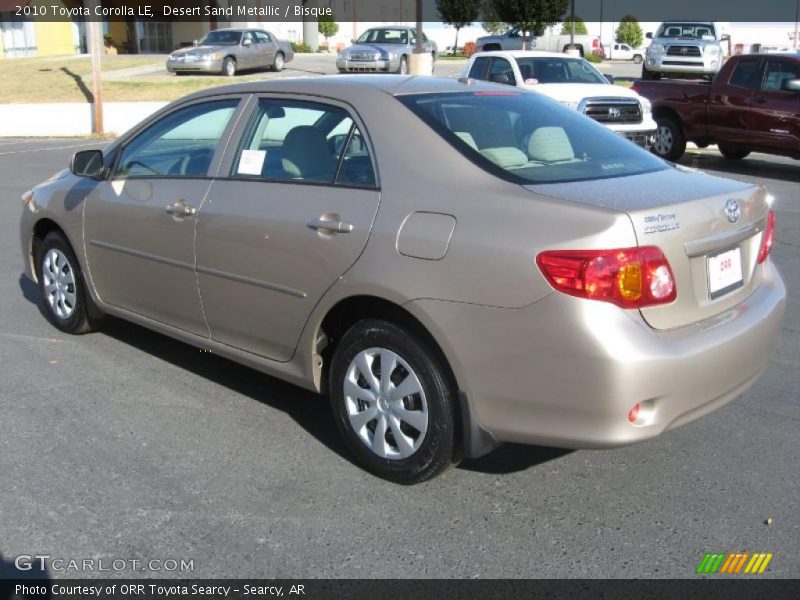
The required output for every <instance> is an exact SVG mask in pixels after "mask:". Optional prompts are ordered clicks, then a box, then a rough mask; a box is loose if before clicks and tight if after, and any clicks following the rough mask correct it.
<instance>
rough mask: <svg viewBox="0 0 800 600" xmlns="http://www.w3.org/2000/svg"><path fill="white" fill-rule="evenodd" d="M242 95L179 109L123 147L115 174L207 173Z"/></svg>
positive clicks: (175, 174)
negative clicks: (237, 97) (236, 97)
mask: <svg viewBox="0 0 800 600" xmlns="http://www.w3.org/2000/svg"><path fill="white" fill-rule="evenodd" d="M238 105H239V100H238V99H230V100H218V101H215V102H205V103H202V104H193V105H191V106H187V107H186V108H182V109H179V110H176V111H175V112H172V113H170V114H169V115H167V116H166V117H164V118H162V119H161V120H159V121H157V122H156V123H155V124H154V125H151V126H150V127H149V128H148V129H146V130H145V131H144V132H143V133H141V134H139V135H138V136H137V137H135V138H133V140H132V141H130V142H129V143H127V144H126V145H125V147H124V148H123V149H122V152H121V154H120V157H119V160H118V161H117V165H116V168H115V169H114V177H205V176H206V174H207V173H208V168H209V166H210V165H211V160H212V158H213V157H214V153H215V152H216V149H217V146H218V145H219V142H220V139H222V135H223V133H224V132H225V128H226V127H227V126H228V123H229V122H230V120H231V117H232V116H233V113H234V112H235V110H236V107H237V106H238Z"/></svg>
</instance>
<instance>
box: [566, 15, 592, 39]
mask: <svg viewBox="0 0 800 600" xmlns="http://www.w3.org/2000/svg"><path fill="white" fill-rule="evenodd" d="M573 29H574V30H575V31H574V32H573V31H572V30H573ZM571 33H574V34H575V35H588V33H589V31H588V30H587V29H586V23H584V22H583V19H581V18H580V17H578V16H576V17H575V21H574V22H573V20H572V17H567V18H566V19H564V22H563V23H562V25H561V35H570V34H571Z"/></svg>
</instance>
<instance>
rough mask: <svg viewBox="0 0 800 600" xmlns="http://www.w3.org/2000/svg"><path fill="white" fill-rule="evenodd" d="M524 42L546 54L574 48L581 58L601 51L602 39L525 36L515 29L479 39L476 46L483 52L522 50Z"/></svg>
mask: <svg viewBox="0 0 800 600" xmlns="http://www.w3.org/2000/svg"><path fill="white" fill-rule="evenodd" d="M523 42H524V43H525V45H526V49H527V50H534V49H535V50H543V51H545V52H565V51H566V50H567V49H569V48H570V46H574V48H575V49H577V50H578V52H579V53H580V55H581V56H585V55H587V54H591V53H592V52H594V51H595V50H600V49H601V48H600V38H599V37H597V36H596V35H576V36H575V37H574V38H570V36H569V35H550V34H547V35H540V36H535V35H525V34H524V33H523V32H522V31H521V30H520V29H518V28H516V27H514V28H512V29H509V30H508V31H506V32H505V33H502V34H498V35H487V36H483V37H479V38H478V39H477V40H476V41H475V46H476V47H477V48H478V50H480V51H482V52H491V51H493V50H522V44H523Z"/></svg>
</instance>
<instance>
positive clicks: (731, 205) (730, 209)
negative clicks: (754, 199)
mask: <svg viewBox="0 0 800 600" xmlns="http://www.w3.org/2000/svg"><path fill="white" fill-rule="evenodd" d="M739 214H740V213H739V203H738V202H737V201H736V200H734V199H733V198H731V199H730V200H728V201H727V202H725V216H726V217H728V221H730V222H731V223H736V221H738V220H739Z"/></svg>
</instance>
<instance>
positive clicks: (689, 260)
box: [21, 75, 785, 483]
mask: <svg viewBox="0 0 800 600" xmlns="http://www.w3.org/2000/svg"><path fill="white" fill-rule="evenodd" d="M23 201H24V205H25V207H24V209H23V212H22V221H21V236H22V251H23V254H24V257H25V269H26V272H27V274H28V276H30V277H32V278H34V279H35V280H36V281H37V282H38V284H39V289H40V290H41V295H42V299H43V304H44V308H45V311H46V313H47V315H48V317H49V318H50V320H51V321H52V323H53V324H54V325H55V326H56V327H58V328H59V329H61V330H63V331H67V332H72V333H84V332H87V331H91V330H93V329H95V328H96V327H97V326H98V324H99V322H100V319H101V317H102V316H103V315H104V314H111V315H116V316H118V317H122V318H125V319H129V320H131V321H135V322H137V323H140V324H142V325H145V326H147V327H150V328H152V329H155V330H157V331H160V332H163V333H165V334H167V335H172V336H175V337H177V338H179V339H181V340H184V341H186V342H188V343H190V344H194V345H196V346H200V347H203V348H210V349H212V350H213V351H214V352H215V353H218V354H220V355H222V356H226V357H228V358H231V359H233V360H236V361H239V362H242V363H244V364H247V365H250V366H252V367H255V368H257V369H260V370H262V371H264V372H266V373H269V374H271V375H275V376H277V377H281V378H284V379H286V380H289V381H291V382H294V383H297V384H299V385H302V386H304V387H307V388H309V389H312V390H317V391H320V392H327V393H328V394H329V396H330V399H331V402H332V406H333V411H334V415H335V420H336V423H337V425H338V427H339V428H340V430H341V433H342V435H343V436H344V438H345V440H346V441H347V443H348V445H349V446H350V448H351V449H352V451H353V453H354V455H355V456H357V457H358V459H359V461H360V462H361V463H362V464H363V465H364V466H366V467H367V468H368V469H370V470H371V471H373V472H374V473H377V474H378V475H381V476H383V477H386V478H389V479H392V480H395V481H399V482H404V483H411V482H417V481H421V480H424V479H426V478H429V477H432V476H434V475H436V474H437V473H439V472H440V471H442V470H443V469H444V468H445V467H446V466H448V465H450V464H452V463H453V462H454V461H456V460H458V459H459V458H460V457H464V456H466V457H474V456H479V455H481V454H482V453H485V452H487V451H488V450H490V449H491V448H493V447H494V446H495V445H496V444H498V443H500V442H505V441H510V442H522V443H534V444H547V445H555V446H564V447H572V448H601V447H612V446H619V445H622V444H627V443H631V442H636V441H641V440H646V439H648V438H652V437H653V436H656V435H658V434H660V433H662V432H663V431H665V430H668V429H671V428H673V427H676V426H678V425H680V424H683V423H687V422H689V421H691V420H693V419H696V418H698V417H700V416H702V415H704V414H706V413H708V412H710V411H712V410H714V409H716V408H718V407H720V406H722V405H723V404H725V403H726V402H728V401H730V400H731V399H733V398H735V397H736V396H737V395H739V394H741V393H742V392H743V391H744V390H745V389H747V387H748V386H750V385H751V384H752V383H753V382H754V381H755V380H756V378H757V377H758V376H759V375H760V374H761V373H762V372H763V371H764V369H765V368H766V366H767V363H768V361H769V359H770V356H771V355H772V353H773V351H774V349H775V347H776V343H777V338H778V332H779V329H780V323H781V318H782V313H783V310H784V303H785V289H784V285H783V282H782V280H781V277H780V275H779V274H778V272H777V271H776V269H775V267H774V266H773V264H772V262H771V261H770V260H769V258H768V256H769V253H770V249H771V247H772V240H773V236H774V231H775V217H774V213H773V212H772V210H771V208H770V201H771V198H770V197H769V196H768V195H767V194H766V193H765V191H764V190H763V189H761V188H758V187H754V186H752V185H748V184H744V183H738V182H734V181H729V180H726V179H720V178H716V177H710V176H707V175H704V174H700V173H697V172H690V171H688V170H685V169H681V168H675V167H673V166H670V165H668V164H667V163H665V162H663V161H661V160H660V159H658V158H656V157H654V156H652V155H651V154H648V153H647V152H645V151H644V150H641V149H640V148H637V147H636V146H635V145H633V144H631V143H630V142H628V141H626V140H624V139H623V138H621V137H619V136H617V135H615V134H614V133H612V132H609V131H608V130H607V129H606V128H604V127H603V126H602V125H599V124H597V123H595V122H594V121H591V120H590V119H588V118H586V117H584V116H582V115H578V114H577V113H575V112H574V111H571V110H569V109H567V108H563V107H561V106H560V105H558V104H557V103H555V102H554V101H552V100H549V99H547V98H545V97H543V96H540V95H538V94H535V93H531V92H526V91H522V90H509V89H508V87H504V86H497V85H493V84H488V83H471V82H459V81H456V80H448V79H436V78H414V77H410V78H409V77H401V76H391V75H375V76H367V77H355V78H354V77H337V78H332V77H327V78H301V79H294V80H289V79H287V80H281V81H272V82H252V83H245V84H240V85H235V86H227V87H221V88H216V89H211V90H207V91H203V92H199V93H197V94H193V95H191V96H188V97H186V98H184V99H182V100H179V101H177V102H175V103H173V104H171V105H169V106H168V107H166V108H164V109H163V110H161V111H160V112H159V113H157V114H155V115H154V116H152V117H151V118H149V119H148V120H147V121H146V122H144V123H142V124H141V125H140V126H138V127H137V128H135V129H134V130H132V131H131V132H129V133H128V134H126V135H124V136H123V137H122V138H120V139H119V140H117V141H115V142H114V143H112V144H110V145H109V146H108V147H107V148H106V149H105V151H104V152H102V153H101V152H100V151H92V150H90V151H82V152H78V153H77V154H76V155H75V156H74V157H73V160H72V164H71V169H70V171H64V172H61V173H59V174H57V175H56V176H54V177H53V178H52V179H50V180H48V181H46V182H44V183H42V184H41V185H39V186H37V187H36V188H35V189H34V190H33V191H32V192H29V193H27V194H26V195H25V196H24V198H23Z"/></svg>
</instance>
